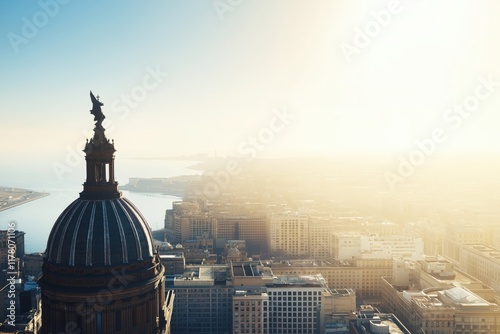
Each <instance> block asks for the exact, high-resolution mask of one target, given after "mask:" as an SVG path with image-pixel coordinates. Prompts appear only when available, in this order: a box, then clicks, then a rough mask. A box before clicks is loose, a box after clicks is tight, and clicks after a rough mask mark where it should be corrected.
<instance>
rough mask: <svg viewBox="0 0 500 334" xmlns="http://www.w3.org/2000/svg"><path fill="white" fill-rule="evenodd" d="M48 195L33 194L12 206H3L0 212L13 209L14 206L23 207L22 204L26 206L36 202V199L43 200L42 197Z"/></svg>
mask: <svg viewBox="0 0 500 334" xmlns="http://www.w3.org/2000/svg"><path fill="white" fill-rule="evenodd" d="M49 195H50V193H33V196H32V197H30V198H27V199H23V200H21V201H18V202H15V203H12V204H7V205H5V206H2V207H0V212H2V211H6V210H9V209H12V208H15V207H16V206H20V205H23V204H26V203H29V202H33V201H36V200H37V199H40V198H43V197H46V196H49Z"/></svg>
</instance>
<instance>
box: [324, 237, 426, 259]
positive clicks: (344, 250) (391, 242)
mask: <svg viewBox="0 0 500 334" xmlns="http://www.w3.org/2000/svg"><path fill="white" fill-rule="evenodd" d="M332 245H333V254H334V257H335V259H337V260H340V261H343V260H349V259H352V258H363V259H392V258H395V257H402V258H405V259H411V260H415V261H416V260H420V259H421V258H423V256H424V245H423V241H422V238H420V237H412V236H404V235H361V234H344V233H334V234H333V242H332Z"/></svg>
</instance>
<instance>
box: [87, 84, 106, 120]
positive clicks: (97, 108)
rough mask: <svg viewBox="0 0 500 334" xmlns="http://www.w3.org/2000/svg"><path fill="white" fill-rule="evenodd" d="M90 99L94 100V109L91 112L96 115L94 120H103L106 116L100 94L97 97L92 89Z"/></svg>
mask: <svg viewBox="0 0 500 334" xmlns="http://www.w3.org/2000/svg"><path fill="white" fill-rule="evenodd" d="M90 99H91V100H92V110H91V111H90V113H91V114H92V115H94V121H98V122H99V121H101V122H102V120H104V119H105V118H106V116H104V114H103V113H102V110H101V106H102V105H104V104H103V103H102V102H101V101H99V96H97V98H96V97H95V96H94V94H92V91H90Z"/></svg>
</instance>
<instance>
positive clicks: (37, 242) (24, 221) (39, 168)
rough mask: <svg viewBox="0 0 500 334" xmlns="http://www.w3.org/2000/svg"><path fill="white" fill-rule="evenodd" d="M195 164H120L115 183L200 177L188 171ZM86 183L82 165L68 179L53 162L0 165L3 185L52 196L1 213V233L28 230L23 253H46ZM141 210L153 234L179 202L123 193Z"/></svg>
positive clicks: (159, 196) (118, 161)
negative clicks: (61, 217) (12, 228)
mask: <svg viewBox="0 0 500 334" xmlns="http://www.w3.org/2000/svg"><path fill="white" fill-rule="evenodd" d="M195 163H196V162H194V161H180V160H154V159H116V160H115V173H116V180H117V181H118V183H119V184H120V185H125V184H127V183H128V180H129V178H131V177H143V178H152V177H173V176H178V175H196V174H200V172H199V171H197V170H193V169H190V168H189V166H192V165H194V164H195ZM84 180H85V168H84V163H81V164H80V165H78V166H76V167H72V168H71V169H70V170H69V171H68V170H65V173H64V174H62V175H61V174H58V173H57V172H55V169H54V163H52V162H50V161H39V160H31V161H29V162H27V161H18V162H17V163H16V162H15V161H10V163H2V165H0V186H8V187H16V188H25V189H29V190H34V191H40V192H48V193H50V195H49V196H46V197H43V198H41V199H37V200H35V201H32V202H28V203H25V204H23V205H20V206H17V207H14V208H11V209H8V210H5V211H1V212H0V230H5V229H7V228H8V223H9V222H12V221H14V222H16V228H17V229H18V230H20V231H24V232H25V233H26V235H25V251H26V252H27V253H32V252H43V251H44V250H45V248H46V242H47V239H48V236H49V233H50V230H51V229H52V226H53V225H54V223H55V221H56V220H57V218H58V217H59V215H60V214H61V212H62V211H63V210H64V209H65V208H66V207H67V206H68V205H69V204H70V203H71V202H72V201H74V200H75V199H77V198H78V196H79V193H80V192H81V191H82V190H83V186H82V184H83V182H84ZM122 193H123V196H124V197H126V198H128V199H129V200H131V201H132V203H134V204H135V206H136V207H137V208H138V209H139V210H140V211H141V213H142V214H143V215H144V217H145V218H146V220H147V221H148V223H149V226H150V227H151V229H153V230H156V229H160V228H163V225H164V218H165V210H167V209H170V208H172V203H173V202H174V201H179V200H181V198H180V197H177V196H170V195H164V194H151V193H139V192H131V191H126V190H122Z"/></svg>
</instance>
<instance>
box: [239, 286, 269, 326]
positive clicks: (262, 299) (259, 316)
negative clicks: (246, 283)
mask: <svg viewBox="0 0 500 334" xmlns="http://www.w3.org/2000/svg"><path fill="white" fill-rule="evenodd" d="M268 304H269V296H268V294H267V292H266V289H265V288H264V289H258V288H257V289H245V290H243V289H236V290H234V294H233V299H232V305H233V308H232V311H233V312H232V314H233V334H243V333H252V334H254V333H255V334H268V333H269V306H268Z"/></svg>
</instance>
